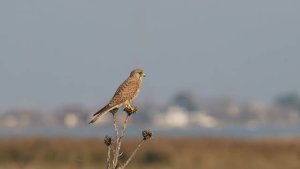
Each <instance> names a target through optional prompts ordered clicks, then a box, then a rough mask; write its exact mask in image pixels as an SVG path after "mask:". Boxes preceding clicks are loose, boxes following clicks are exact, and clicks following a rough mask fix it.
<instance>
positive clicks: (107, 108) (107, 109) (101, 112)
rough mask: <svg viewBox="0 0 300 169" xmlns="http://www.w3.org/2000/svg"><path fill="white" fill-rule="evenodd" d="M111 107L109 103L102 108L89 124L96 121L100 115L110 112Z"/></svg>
mask: <svg viewBox="0 0 300 169" xmlns="http://www.w3.org/2000/svg"><path fill="white" fill-rule="evenodd" d="M111 109H112V107H111V106H109V105H106V106H104V107H103V108H102V109H100V110H99V111H98V112H97V113H95V114H94V115H93V117H94V118H93V119H92V120H91V121H90V122H89V124H91V123H94V122H95V121H96V120H97V119H98V118H99V117H101V116H102V115H104V114H105V113H107V112H109V111H110V110H111Z"/></svg>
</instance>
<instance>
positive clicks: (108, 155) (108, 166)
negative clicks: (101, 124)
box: [106, 146, 111, 169]
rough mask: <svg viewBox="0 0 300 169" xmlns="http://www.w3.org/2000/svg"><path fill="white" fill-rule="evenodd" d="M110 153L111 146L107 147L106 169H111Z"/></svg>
mask: <svg viewBox="0 0 300 169" xmlns="http://www.w3.org/2000/svg"><path fill="white" fill-rule="evenodd" d="M110 151H111V146H108V147H107V160H106V169H110Z"/></svg>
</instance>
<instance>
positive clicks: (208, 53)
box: [0, 0, 300, 109]
mask: <svg viewBox="0 0 300 169" xmlns="http://www.w3.org/2000/svg"><path fill="white" fill-rule="evenodd" d="M137 66H138V67H142V68H144V69H145V71H146V73H147V78H146V79H145V81H144V82H145V85H144V88H143V89H142V92H141V95H140V97H139V98H140V99H141V100H142V99H145V98H147V97H150V98H152V99H157V100H159V101H167V100H168V99H170V98H171V97H172V95H173V94H174V93H176V92H178V91H180V90H185V89H188V90H193V91H195V92H197V93H198V94H199V95H200V96H201V95H202V96H219V95H232V96H233V97H235V98H236V99H241V100H249V99H250V100H252V99H257V100H262V101H270V100H271V99H272V98H273V97H274V96H276V95H277V94H279V93H281V92H286V91H291V90H292V91H299V90H300V79H299V72H300V1H299V0H285V1H282V0H251V1H240V0H227V1H223V0H202V1H197V0H185V1H182V0H163V1H162V0H151V1H145V0H128V1H99V0H89V1H79V0H51V1H40V0H30V1H17V0H9V1H0V81H1V85H0V86H1V87H0V109H5V108H8V107H11V106H16V105H17V106H18V105H22V106H23V105H35V106H45V107H55V106H58V105H61V104H65V103H82V104H88V105H95V104H100V105H102V102H104V101H107V100H108V99H110V97H111V96H112V94H113V92H114V91H115V89H116V88H117V86H118V85H119V83H121V82H122V81H123V80H124V79H125V78H126V77H127V76H128V74H129V72H130V71H131V69H133V68H135V67H137Z"/></svg>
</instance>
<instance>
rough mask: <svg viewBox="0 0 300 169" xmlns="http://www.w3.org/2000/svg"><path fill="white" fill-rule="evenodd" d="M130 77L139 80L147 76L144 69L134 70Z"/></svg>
mask: <svg viewBox="0 0 300 169" xmlns="http://www.w3.org/2000/svg"><path fill="white" fill-rule="evenodd" d="M130 76H134V77H137V78H139V79H143V78H144V77H145V76H146V74H145V73H144V71H143V70H142V69H134V70H133V71H131V73H130Z"/></svg>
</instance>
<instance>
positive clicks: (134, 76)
mask: <svg viewBox="0 0 300 169" xmlns="http://www.w3.org/2000/svg"><path fill="white" fill-rule="evenodd" d="M144 77H145V73H144V71H143V70H142V69H134V70H133V71H131V73H130V75H129V77H128V78H127V79H126V80H125V81H124V82H123V83H122V84H121V85H120V86H119V88H118V89H117V91H116V92H115V94H114V96H113V97H112V99H111V100H110V101H109V103H108V104H107V105H106V106H104V107H103V108H102V109H100V110H99V111H98V112H97V113H95V114H94V115H93V119H92V120H91V121H90V122H89V123H94V122H95V121H96V120H97V119H98V118H99V117H101V116H102V115H104V114H106V113H107V112H112V113H114V112H117V111H118V109H119V108H120V107H122V106H125V107H126V108H127V109H129V110H134V107H133V106H132V105H131V104H130V103H131V102H132V101H133V100H134V99H135V98H136V97H137V95H138V93H139V91H140V88H141V86H142V80H143V78H144Z"/></svg>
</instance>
